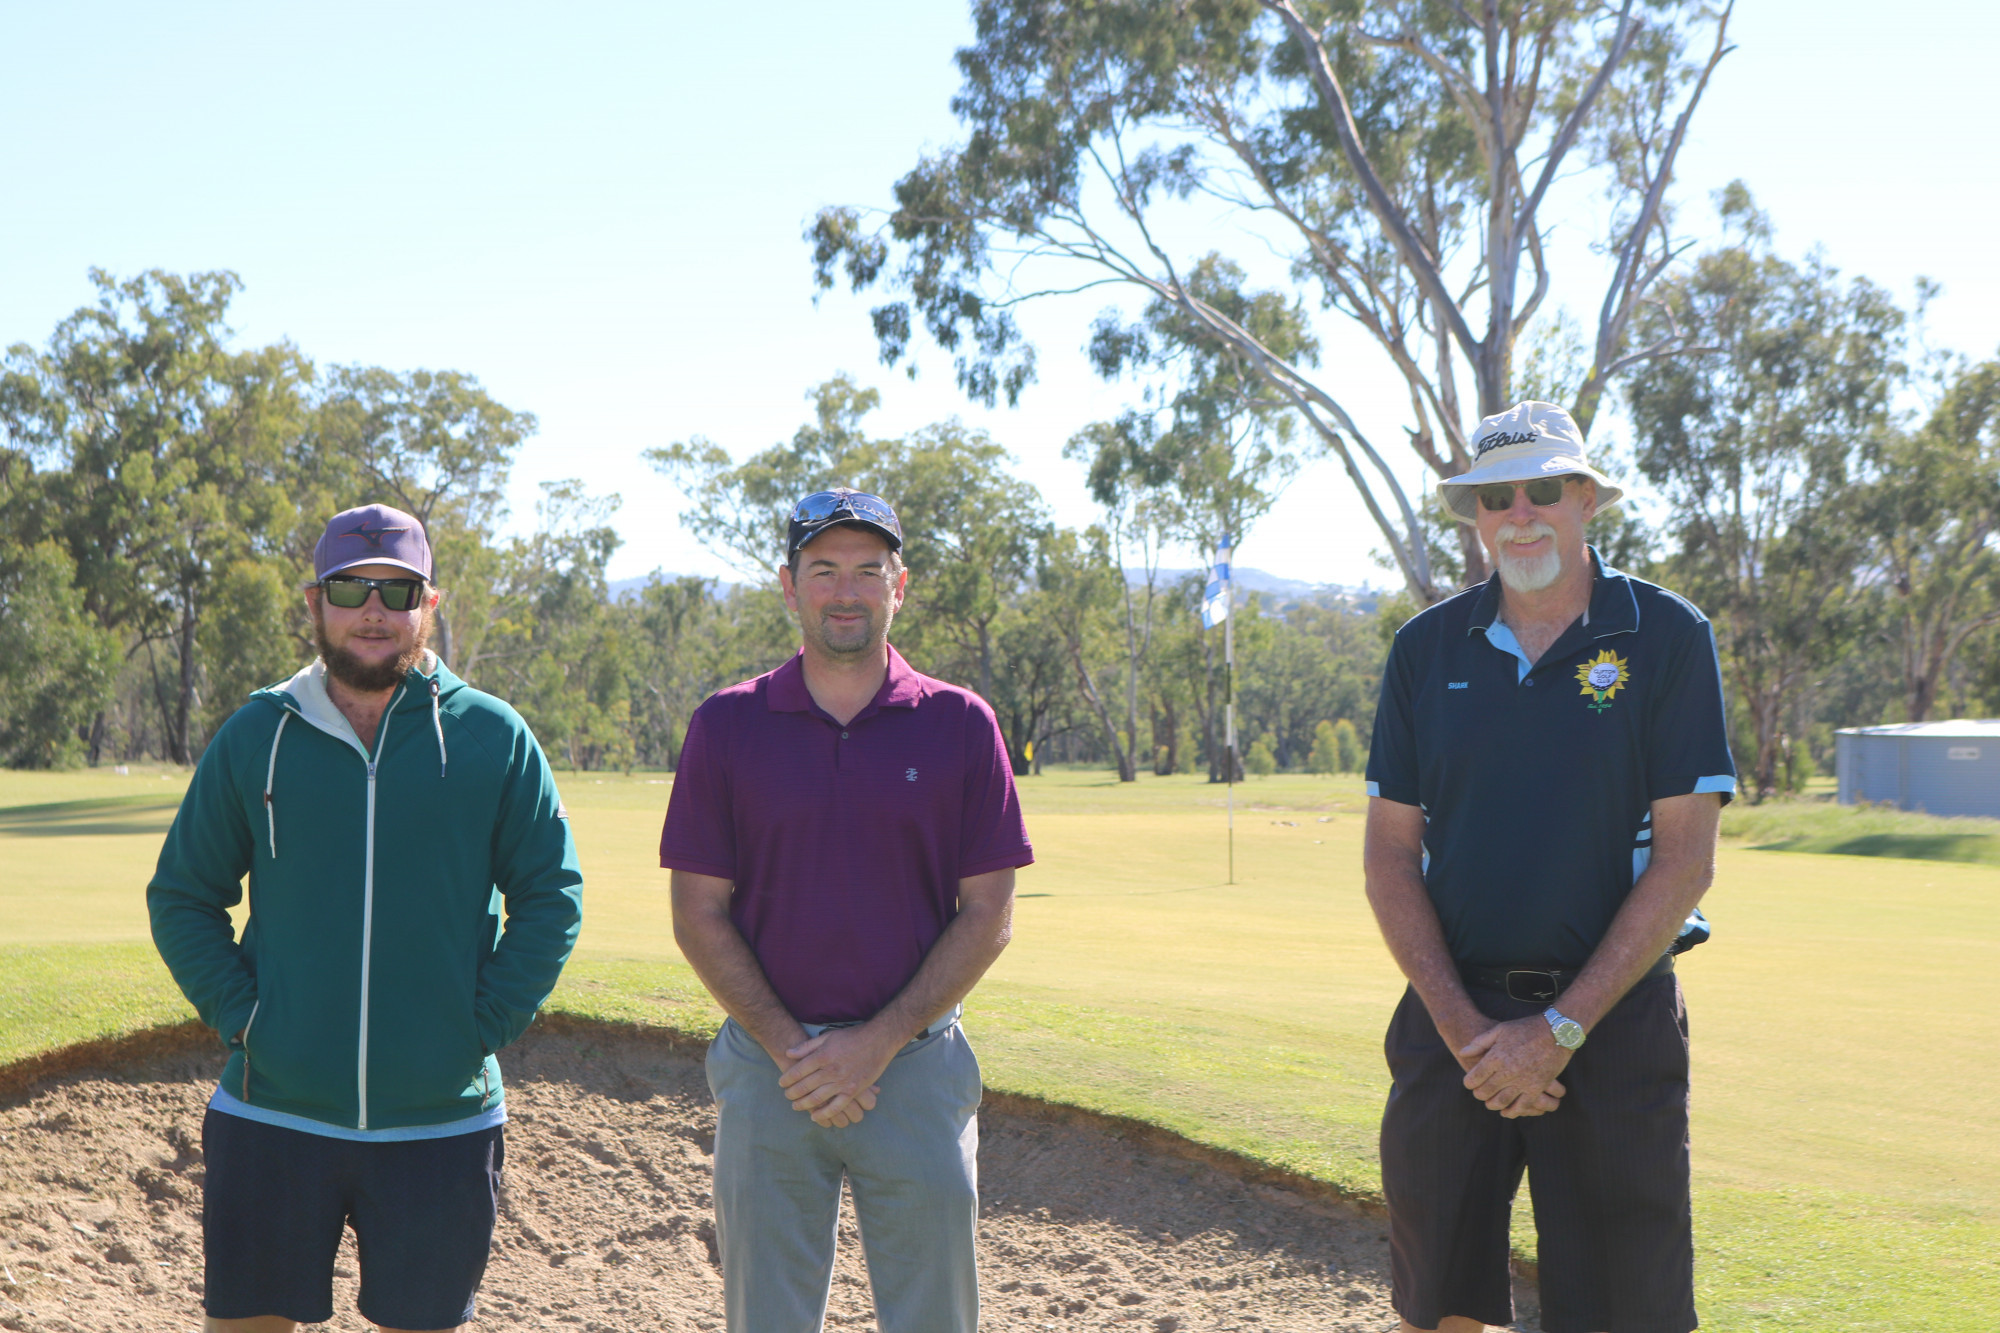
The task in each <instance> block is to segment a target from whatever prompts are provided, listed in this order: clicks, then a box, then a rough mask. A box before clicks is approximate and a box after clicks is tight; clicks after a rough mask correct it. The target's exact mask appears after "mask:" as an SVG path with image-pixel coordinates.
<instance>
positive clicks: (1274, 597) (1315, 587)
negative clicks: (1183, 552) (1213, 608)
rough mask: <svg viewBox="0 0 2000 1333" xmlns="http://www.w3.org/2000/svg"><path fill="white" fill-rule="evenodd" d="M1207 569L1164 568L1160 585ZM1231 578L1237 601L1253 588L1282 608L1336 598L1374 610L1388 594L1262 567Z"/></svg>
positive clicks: (1138, 577) (1132, 574)
mask: <svg viewBox="0 0 2000 1333" xmlns="http://www.w3.org/2000/svg"><path fill="white" fill-rule="evenodd" d="M1207 573H1208V571H1207V570H1204V569H1162V570H1160V571H1159V574H1158V578H1159V581H1160V586H1161V587H1168V588H1170V587H1172V586H1173V585H1175V584H1176V583H1179V582H1180V581H1181V580H1182V579H1184V578H1187V577H1189V576H1190V575H1200V576H1202V577H1204V578H1205V577H1206V576H1207ZM1125 577H1126V579H1128V580H1129V581H1131V582H1133V583H1138V582H1140V581H1142V580H1144V578H1145V577H1146V573H1145V571H1144V570H1139V569H1128V570H1126V571H1125ZM1230 582H1231V583H1233V584H1234V585H1235V587H1236V600H1237V601H1238V602H1243V601H1246V600H1248V599H1249V596H1250V594H1251V593H1253V592H1254V593H1261V594H1263V596H1264V598H1265V599H1266V600H1267V601H1270V602H1275V603H1276V604H1277V606H1278V607H1280V608H1282V607H1284V606H1287V605H1290V604H1292V603H1297V602H1329V601H1337V602H1345V603H1348V604H1350V605H1352V606H1354V607H1355V608H1356V609H1357V610H1361V611H1373V610H1374V609H1375V604H1376V603H1377V602H1379V601H1380V600H1381V599H1382V598H1383V597H1384V596H1386V595H1387V594H1386V592H1385V591H1384V590H1383V589H1381V588H1371V587H1369V586H1367V585H1366V584H1364V585H1362V586H1360V587H1358V588H1357V587H1352V586H1350V585H1348V584H1344V583H1308V582H1306V581H1305V580H1304V579H1287V578H1280V577H1279V576H1278V575H1276V574H1267V573H1265V572H1264V571H1263V570H1261V569H1249V568H1246V567H1245V566H1242V565H1238V566H1237V567H1236V568H1235V569H1232V570H1231V571H1230Z"/></svg>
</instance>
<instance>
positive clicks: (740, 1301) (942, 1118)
mask: <svg viewBox="0 0 2000 1333" xmlns="http://www.w3.org/2000/svg"><path fill="white" fill-rule="evenodd" d="M707 1068H708V1086H709V1090H710V1091H712V1092H713V1093H714V1094H715V1101H716V1110H717V1123H716V1130H715V1232H716V1242H717V1248H718V1249H719V1250H720V1251H721V1253H722V1287H723V1302H724V1305H725V1306H726V1308H727V1311H728V1318H729V1331H730V1333H818V1330H819V1329H820V1327H821V1325H822V1323H823V1321H824V1319H825V1316H826V1298H827V1293H828V1291H829V1290H830V1289H831V1287H832V1284H833V1254H834V1231H835V1228H836V1226H837V1224H838V1221H839V1214H840V1181H841V1177H842V1176H843V1175H844V1176H846V1177H847V1181H848V1184H849V1187H850V1188H851V1189H852V1191H853V1194H854V1212H855V1216H856V1220H858V1221H859V1222H860V1224H861V1249H862V1253H863V1254H864V1255H866V1256H867V1260H868V1281H869V1285H870V1287H871V1288H872V1290H873V1292H874V1296H875V1319H876V1323H877V1325H878V1326H879V1328H880V1330H881V1333H974V1330H975V1329H976V1327H977V1326H978V1323H979V1273H978V1268H977V1264H976V1261H975V1259H974V1255H973V1233H974V1230H975V1228H976V1227H977V1225H978V1214H979V1177H978V1152H979V1122H978V1120H977V1119H976V1118H975V1113H976V1112H977V1111H978V1110H979V1093H980V1084H979V1062H978V1061H977V1060H975V1059H974V1058H973V1055H972V1048H971V1047H970V1046H968V1045H966V1042H965V1033H964V1032H963V1030H961V1029H960V1028H959V1027H958V1026H957V1025H956V1024H954V1025H953V1026H951V1027H949V1028H946V1029H945V1030H944V1031H942V1032H939V1033H935V1034H933V1035H932V1036H929V1037H925V1038H924V1039H922V1040H921V1041H915V1042H911V1043H910V1044H909V1045H908V1046H905V1047H904V1048H903V1050H902V1051H901V1052H900V1053H899V1054H898V1055H897V1056H896V1058H895V1059H894V1060H891V1061H890V1062H889V1068H888V1069H887V1070H885V1071H883V1074H882V1079H881V1087H882V1093H881V1096H880V1098H879V1099H878V1100H877V1102H876V1106H875V1109H874V1110H872V1111H870V1112H868V1113H867V1115H866V1116H864V1117H863V1118H862V1120H861V1123H859V1124H857V1125H849V1126H847V1127H846V1128H844V1129H827V1128H824V1127H822V1126H820V1125H816V1124H814V1123H813V1119H812V1117H811V1116H809V1115H807V1114H805V1113H804V1112H802V1111H795V1110H793V1109H792V1104H791V1102H790V1101H788V1100H787V1099H786V1097H785V1092H784V1089H782V1088H780V1087H779V1086H778V1070H777V1066H775V1065H773V1064H772V1063H771V1057H770V1056H769V1055H767V1054H765V1052H764V1048H763V1047H761V1046H759V1045H758V1044H757V1042H756V1040H755V1039H754V1038H752V1037H751V1036H750V1034H749V1033H747V1032H745V1031H744V1030H743V1029H742V1028H740V1027H738V1026H737V1025H736V1023H735V1022H734V1021H730V1022H726V1023H724V1024H723V1025H722V1031H721V1032H719V1033H717V1034H716V1037H715V1040H714V1041H713V1042H711V1043H710V1044H709V1048H708V1060H707Z"/></svg>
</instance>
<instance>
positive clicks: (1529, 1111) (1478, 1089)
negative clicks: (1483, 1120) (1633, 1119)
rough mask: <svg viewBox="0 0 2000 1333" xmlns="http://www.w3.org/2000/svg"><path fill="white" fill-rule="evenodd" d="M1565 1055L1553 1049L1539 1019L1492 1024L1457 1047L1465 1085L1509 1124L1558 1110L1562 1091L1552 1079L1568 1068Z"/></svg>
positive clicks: (1545, 1025)
mask: <svg viewBox="0 0 2000 1333" xmlns="http://www.w3.org/2000/svg"><path fill="white" fill-rule="evenodd" d="M1570 1054H1571V1053H1570V1052H1569V1051H1566V1050H1564V1049H1563V1048H1562V1047H1560V1046H1558V1045H1556V1039H1555V1037H1554V1035H1553V1034H1552V1033H1550V1031H1549V1024H1548V1020H1547V1019H1545V1018H1543V1017H1542V1016H1541V1015H1539V1014H1531V1015H1530V1016H1528V1017H1527V1018H1516V1019H1513V1020H1511V1021H1509V1022H1506V1023H1494V1024H1492V1025H1491V1026H1489V1027H1487V1028H1486V1030H1485V1031H1483V1032H1481V1033H1480V1034H1479V1035H1478V1036H1476V1037H1474V1038H1473V1039H1472V1040H1471V1041H1469V1042H1467V1043H1465V1044H1464V1045H1463V1046H1460V1047H1459V1048H1458V1062H1459V1064H1461V1065H1463V1066H1465V1071H1466V1073H1465V1086H1466V1087H1467V1088H1469V1089H1471V1091H1472V1095H1473V1096H1475V1097H1477V1098H1478V1099H1479V1100H1480V1101H1482V1102H1484V1103H1485V1104H1486V1106H1487V1109H1488V1110H1492V1111H1498V1112H1499V1113H1500V1114H1501V1115H1503V1116H1505V1117H1506V1118H1507V1119H1509V1120H1515V1119H1518V1118H1520V1117H1522V1116H1533V1115H1546V1114H1548V1113H1549V1112H1550V1111H1553V1110H1555V1109H1556V1108H1557V1107H1559V1106H1561V1105H1562V1096H1563V1093H1564V1092H1566V1091H1567V1089H1566V1088H1564V1087H1563V1085H1562V1084H1561V1083H1560V1082H1558V1081H1557V1078H1556V1076H1557V1075H1558V1074H1560V1073H1562V1071H1563V1070H1564V1069H1565V1068H1567V1067H1568V1065H1569V1058H1570Z"/></svg>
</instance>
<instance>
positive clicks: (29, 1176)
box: [0, 1027, 1525, 1333]
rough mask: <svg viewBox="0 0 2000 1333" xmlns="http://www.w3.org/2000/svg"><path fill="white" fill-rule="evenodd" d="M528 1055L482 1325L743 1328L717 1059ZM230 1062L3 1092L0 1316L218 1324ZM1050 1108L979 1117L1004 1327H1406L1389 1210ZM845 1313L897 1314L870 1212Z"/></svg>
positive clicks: (651, 1044) (595, 1048)
mask: <svg viewBox="0 0 2000 1333" xmlns="http://www.w3.org/2000/svg"><path fill="white" fill-rule="evenodd" d="M506 1059H507V1077H508V1103H509V1107H510V1111H511V1115H512V1121H511V1123H510V1124H509V1126H508V1143H507V1180H506V1196H505V1199H504V1208H503V1214H502V1218H501V1222H500V1227H499V1232H498V1235H497V1237H496V1240H495V1247H494V1255H493V1262H492V1265H491V1267H489V1268H488V1270H487V1276H486V1285H485V1288H484V1290H483V1291H482V1293H481V1295H480V1302H479V1319H478V1321H477V1322H476V1324H475V1325H474V1326H475V1327H476V1328H480V1329H529V1328H533V1329H573V1330H585V1331H588V1333H599V1331H601V1333H628V1330H655V1329H660V1330H694V1329H719V1328H721V1327H722V1317H721V1309H722V1280H721V1276H720V1274H719V1272H718V1271H717V1269H716V1267H715V1260H714V1249H713V1235H714V1232H713V1227H712V1221H711V1213H710V1210H709V1195H708V1185H709V1156H708V1154H709V1148H710V1144H711V1142H712V1137H713V1134H714V1129H715V1113H714V1108H713V1106H712V1105H711V1103H710V1101H709V1097H708V1089H707V1085H706V1084H705V1083H704V1081H703V1079H702V1074H701V1067H700V1064H699V1063H698V1061H697V1060H696V1059H694V1058H693V1057H692V1056H691V1055H690V1054H689V1053H688V1052H686V1051H685V1050H677V1049H675V1048H674V1047H673V1046H671V1045H669V1044H667V1043H665V1042H661V1041H656V1040H651V1039H648V1038H645V1037H642V1036H632V1035H627V1034H622V1033H619V1032H617V1031H616V1030H610V1029H596V1030H591V1029H578V1028H569V1029H563V1030H552V1029H549V1028H544V1027H538V1028H537V1029H536V1030H535V1031H534V1032H533V1033H532V1034H531V1035H530V1036H529V1037H528V1038H526V1039H525V1040H523V1041H522V1042H521V1043H520V1044H519V1045H518V1046H516V1047H514V1048H513V1049H511V1050H510V1051H508V1053H507V1057H506ZM217 1063H218V1062H217V1061H216V1059H215V1058H214V1057H213V1056H212V1055H211V1054H210V1053H209V1052H208V1051H206V1050H204V1051H199V1052H189V1051H186V1050H182V1051H179V1052H171V1051H170V1052H168V1053H166V1054H161V1055H154V1056H152V1057H150V1058H146V1059H142V1060H137V1061H135V1062H132V1063H128V1064H124V1065H121V1066H119V1067H116V1068H111V1069H104V1068H99V1069H85V1070H77V1071H73V1072H70V1073H66V1074H62V1075H59V1076H53V1077H48V1078H45V1079H43V1080H42V1081H41V1082H40V1083H39V1084H36V1085H34V1086H33V1087H30V1088H28V1089H26V1090H25V1091H24V1092H21V1093H18V1094H16V1095H15V1096H13V1097H11V1098H8V1099H6V1100H4V1101H0V1328H5V1329H12V1330H17V1331H18V1333H29V1331H30V1330H33V1331H34V1333H58V1331H60V1333H103V1331H104V1330H112V1329H118V1330H123V1329H133V1330H145V1331H146V1333H161V1331H162V1330H173V1331H175V1333H178V1331H179V1330H192V1329H196V1328H198V1327H199V1326H200V1305H199V1301H200V1292H201V1211H200V1210H201V1180H202V1161H201V1143H200V1137H201V1117H202V1108H203V1106H204V1105H205V1103H206V1101H207V1098H208V1094H209V1090H210V1088H211V1087H212V1086H213V1080H214V1078H215V1074H216V1072H217ZM1010 1108H1011V1109H1010ZM1032 1109H1033V1108H1026V1107H1022V1106H1019V1105H1013V1104H1009V1103H1006V1102H1005V1101H1004V1099H1003V1100H1002V1101H1001V1103H1000V1104H999V1105H998V1106H991V1105H990V1106H989V1108H988V1110H987V1111H985V1112H984V1113H982V1116H981V1126H982V1138H981V1144H980V1154H979V1170H980V1184H981V1195H982V1201H981V1216H980V1271H981V1289H982V1291H983V1293H984V1297H983V1299H984V1319H983V1326H984V1327H986V1328H991V1329H1008V1330H1012V1329H1064V1330H1068V1329H1114V1328H1115V1329H1130V1330H1145V1331H1147V1333H1195V1331H1196V1330H1202V1331H1204V1333H1205V1331H1206V1330H1220V1329H1255V1330H1269V1331H1271V1333H1276V1331H1277V1330H1302V1331H1303V1330H1313V1331H1314V1333H1321V1331H1323V1330H1368V1333H1379V1331H1380V1330H1385V1329H1393V1328H1395V1327H1396V1318H1395V1315H1394V1314H1393V1313H1392V1312H1391V1310H1390V1308H1389V1303H1388V1295H1387V1283H1388V1271H1387V1263H1388V1254H1387V1247H1386V1245H1385V1244H1384V1239H1383V1228H1382V1223H1381V1221H1380V1220H1379V1219H1377V1218H1372V1217H1370V1216H1367V1215H1366V1214H1364V1213H1362V1212H1360V1211H1358V1210H1356V1209H1353V1208H1350V1207H1348V1206H1346V1205H1344V1204H1341V1203H1339V1202H1338V1201H1334V1200H1326V1199H1315V1198H1311V1197H1308V1196H1307V1195H1305V1194H1300V1193H1296V1192H1292V1191H1289V1190H1286V1189H1280V1188H1274V1187H1272V1186H1270V1185H1265V1184H1258V1183H1254V1182H1252V1181H1248V1180H1245V1179H1242V1178H1239V1177H1238V1176H1237V1175H1235V1174H1232V1173H1230V1172H1227V1171H1224V1170H1221V1169H1218V1168H1217V1167H1216V1166H1213V1165H1209V1164H1206V1163H1203V1162H1200V1161H1197V1160H1191V1159H1190V1158H1188V1157H1186V1156H1182V1155H1175V1154H1174V1153H1171V1152H1163V1151H1161V1150H1160V1149H1159V1146H1158V1145H1157V1144H1153V1145H1147V1144H1146V1143H1144V1142H1143V1141H1140V1140H1135V1139H1134V1138H1132V1137H1130V1136H1126V1135H1121V1134H1119V1133H1117V1132H1115V1130H1113V1129H1107V1128H1105V1127H1104V1126H1102V1125H1093V1124H1090V1123H1065V1122H1064V1120H1063V1118H1062V1117H1056V1118H1055V1119H1051V1118H1050V1117H1049V1116H1048V1115H1047V1114H1035V1113H1030V1112H1032ZM337 1273H338V1277H337V1278H336V1281H335V1292H334V1308H335V1310H336V1311H337V1312H338V1313H337V1314H336V1315H335V1317H334V1319H333V1320H332V1321H331V1322H330V1323H327V1324H318V1325H314V1326H313V1327H314V1328H315V1329H329V1330H332V1329H338V1330H342V1333H348V1331H350V1330H351V1331H353V1333H362V1331H363V1330H365V1329H366V1328H367V1325H366V1324H365V1323H363V1321H362V1320H361V1318H360V1317H359V1316H358V1315H357V1314H355V1313H354V1281H353V1279H354V1256H353V1237H352V1236H351V1235H350V1236H349V1237H348V1241H347V1247H346V1249H345V1251H344V1252H343V1255H342V1257H341V1261H340V1263H339V1265H338V1268H337ZM1524 1313H1525V1311H1524ZM827 1327H828V1328H830V1329H856V1330H861V1329H872V1328H873V1327H874V1315H873V1312H872V1310H871V1308H870V1305H869V1300H868V1286H867V1278H866V1276H865V1273H864V1270H863V1268H862V1264H861V1259H860V1246H859V1237H858V1235H857V1233H856V1231H855V1228H854V1223H853V1216H852V1213H851V1212H848V1211H846V1210H843V1216H842V1222H841V1258H840V1263H839V1267H838V1269H837V1271H836V1274H835V1277H834V1284H833V1297H832V1301H831V1304H830V1307H829V1310H828V1313H827Z"/></svg>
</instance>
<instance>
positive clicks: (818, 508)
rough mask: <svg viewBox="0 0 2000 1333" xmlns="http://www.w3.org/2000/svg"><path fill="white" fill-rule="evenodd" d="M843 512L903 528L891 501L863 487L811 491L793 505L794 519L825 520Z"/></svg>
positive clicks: (885, 525)
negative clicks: (863, 489)
mask: <svg viewBox="0 0 2000 1333" xmlns="http://www.w3.org/2000/svg"><path fill="white" fill-rule="evenodd" d="M843 513H845V514H846V515H848V516H850V517H853V518H865V519H867V520H868V521H869V522H870V523H880V524H881V525H882V526H883V527H885V528H888V529H889V530H890V531H892V532H901V531H902V530H903V525H902V524H901V523H898V522H897V521H896V511H895V510H893V509H891V508H890V507H889V505H888V502H887V501H885V500H883V499H882V498H881V497H879V496H874V495H869V494H867V493H866V492H864V491H819V492H817V493H815V494H812V495H808V496H807V497H806V498H805V499H803V500H801V501H799V502H798V503H797V504H795V505H793V506H792V522H794V523H824V522H826V521H827V520H828V519H830V518H833V517H836V516H837V515H841V514H843Z"/></svg>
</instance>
